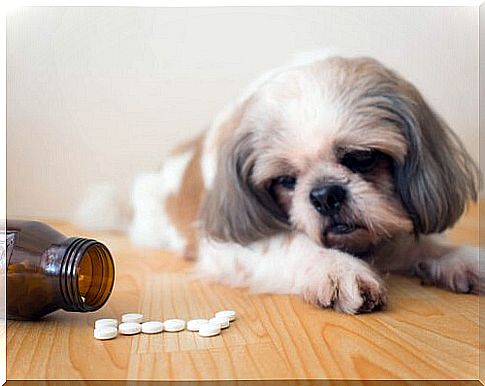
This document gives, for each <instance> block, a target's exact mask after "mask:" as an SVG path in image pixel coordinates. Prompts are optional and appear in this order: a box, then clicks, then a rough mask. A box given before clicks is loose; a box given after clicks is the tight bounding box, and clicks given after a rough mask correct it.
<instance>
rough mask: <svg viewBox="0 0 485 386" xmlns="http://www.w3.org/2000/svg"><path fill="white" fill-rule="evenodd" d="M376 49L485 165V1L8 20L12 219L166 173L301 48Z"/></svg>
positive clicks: (47, 213) (64, 211)
mask: <svg viewBox="0 0 485 386" xmlns="http://www.w3.org/2000/svg"><path fill="white" fill-rule="evenodd" d="M326 47H334V48H337V49H340V50H342V51H343V52H344V53H345V52H346V53H349V54H351V55H361V54H362V55H370V56H374V57H376V58H377V59H379V60H381V61H382V62H383V63H385V64H386V65H388V66H390V67H392V68H393V69H395V70H397V71H398V72H399V73H401V74H402V75H403V76H404V77H406V78H408V79H409V80H410V81H412V82H413V83H414V84H415V85H416V86H417V87H418V88H419V89H420V90H421V92H422V93H423V95H424V96H425V98H426V99H427V100H428V102H429V103H430V104H431V106H432V107H433V108H435V109H436V110H437V111H438V112H439V113H440V114H441V115H442V116H443V117H444V118H445V119H446V121H447V122H448V123H449V124H450V126H451V127H452V128H453V129H454V130H455V131H456V132H457V133H458V134H459V136H460V137H461V138H462V140H463V141H464V143H465V145H466V147H467V148H468V150H469V151H470V153H471V154H472V156H473V157H474V158H475V159H476V160H478V147H479V139H478V8H476V7H468V8H461V7H450V8H448V7H423V8H409V7H390V8H383V7H366V8H358V7H342V8H337V7H279V8H277V7H271V8H269V7H252V8H244V7H243V8H241V7H238V8H236V7H231V8H229V7H228V8H115V7H86V8H84V7H75V8H74V7H72V8H69V7H45V8H21V9H16V10H14V11H12V12H10V14H9V15H8V18H7V204H8V207H7V213H8V216H9V217H33V218H35V217H50V218H61V219H69V218H70V217H71V216H72V214H73V213H74V211H75V209H76V207H77V206H78V204H79V202H80V200H81V198H82V197H83V195H84V194H85V192H86V189H87V188H88V187H90V186H93V185H94V184H97V183H100V182H106V181H108V182H112V183H114V184H115V186H116V187H117V188H118V189H119V194H120V196H123V197H128V196H129V191H130V187H131V183H132V181H133V177H134V176H135V175H137V174H139V173H141V172H146V171H156V170H157V169H158V168H159V166H160V163H161V161H162V159H163V156H164V155H165V154H166V153H167V151H168V150H169V149H170V148H171V147H172V146H173V145H174V144H176V143H177V142H179V141H181V140H184V139H186V138H190V137H192V136H194V135H195V134H197V133H198V132H200V131H201V130H203V129H204V128H205V127H206V126H207V125H208V123H209V122H210V120H211V118H213V117H214V115H215V114H216V113H217V112H218V110H219V109H221V108H222V107H223V106H224V105H225V104H226V103H227V102H228V101H229V100H231V99H232V98H234V97H236V96H237V95H238V93H239V92H240V91H241V90H242V89H243V88H244V87H245V86H246V85H247V84H248V83H249V82H250V81H252V80H253V79H254V78H255V77H256V76H258V75H259V74H260V73H261V72H264V71H266V70H268V69H271V68H272V67H275V66H279V65H281V64H285V63H287V62H288V61H290V60H291V58H292V56H293V55H294V54H298V53H301V52H306V51H312V50H319V49H322V48H326Z"/></svg>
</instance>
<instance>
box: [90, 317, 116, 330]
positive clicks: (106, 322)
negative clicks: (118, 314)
mask: <svg viewBox="0 0 485 386" xmlns="http://www.w3.org/2000/svg"><path fill="white" fill-rule="evenodd" d="M100 327H118V321H117V320H116V319H98V320H96V321H95V322H94V328H100Z"/></svg>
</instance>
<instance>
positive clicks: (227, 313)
mask: <svg viewBox="0 0 485 386" xmlns="http://www.w3.org/2000/svg"><path fill="white" fill-rule="evenodd" d="M214 316H215V317H216V318H218V317H219V316H225V317H227V318H229V320H230V321H231V322H232V321H233V320H235V319H236V311H233V310H224V311H219V312H216V314H215V315H214Z"/></svg>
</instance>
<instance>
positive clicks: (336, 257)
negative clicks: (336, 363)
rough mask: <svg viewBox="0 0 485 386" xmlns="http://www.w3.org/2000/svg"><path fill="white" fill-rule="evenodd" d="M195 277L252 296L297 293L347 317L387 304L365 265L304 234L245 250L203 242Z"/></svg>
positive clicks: (376, 278)
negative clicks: (241, 289)
mask: <svg viewBox="0 0 485 386" xmlns="http://www.w3.org/2000/svg"><path fill="white" fill-rule="evenodd" d="M198 273H199V274H200V275H201V276H203V277H205V278H210V279H212V280H216V281H219V282H223V283H226V284H229V285H233V286H244V287H249V288H250V289H251V290H253V291H256V292H270V293H284V294H298V295H300V296H302V297H303V298H305V299H306V300H307V301H309V302H310V303H312V304H315V305H317V306H320V307H332V308H334V309H336V310H338V311H341V312H345V313H349V314H354V313H360V312H370V311H374V310H377V309H380V308H383V307H384V306H385V305H386V300H387V296H386V288H385V285H384V282H383V281H382V279H381V278H380V277H379V276H378V274H377V273H376V272H374V271H373V270H372V269H371V267H370V266H369V265H368V264H367V263H366V262H364V261H362V260H359V259H357V258H355V257H353V256H351V255H349V254H347V253H343V252H340V251H337V250H333V249H325V248H322V247H321V246H318V245H316V244H315V243H313V242H312V241H311V240H310V239H309V238H308V237H307V236H306V235H303V234H291V235H278V236H273V237H271V238H269V239H267V240H265V241H259V242H255V243H252V244H250V245H248V246H245V247H243V246H240V245H238V244H234V243H221V242H216V241H212V240H207V239H203V240H201V243H200V246H199V260H198Z"/></svg>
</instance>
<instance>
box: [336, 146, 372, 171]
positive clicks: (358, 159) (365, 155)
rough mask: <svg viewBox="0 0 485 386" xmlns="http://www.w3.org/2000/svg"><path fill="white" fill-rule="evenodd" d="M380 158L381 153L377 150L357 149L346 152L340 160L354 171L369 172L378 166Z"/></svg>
mask: <svg viewBox="0 0 485 386" xmlns="http://www.w3.org/2000/svg"><path fill="white" fill-rule="evenodd" d="M378 159H379V153H378V152H377V151H375V150H356V151H351V152H349V153H347V154H345V155H344V156H343V157H342V159H341V161H340V162H341V163H342V165H344V166H346V167H347V168H349V169H350V170H352V171H353V172H356V173H367V172H370V171H371V170H372V169H373V168H374V166H376V164H377V161H378Z"/></svg>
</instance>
